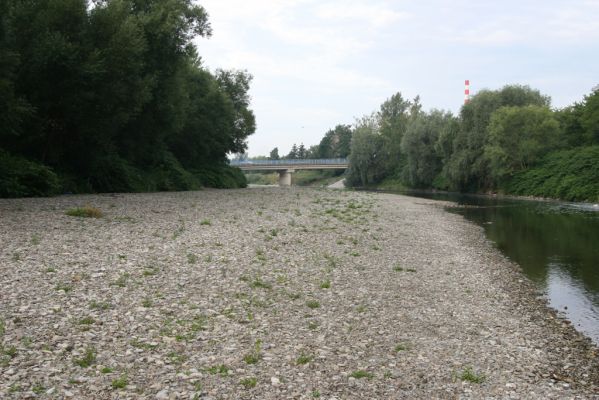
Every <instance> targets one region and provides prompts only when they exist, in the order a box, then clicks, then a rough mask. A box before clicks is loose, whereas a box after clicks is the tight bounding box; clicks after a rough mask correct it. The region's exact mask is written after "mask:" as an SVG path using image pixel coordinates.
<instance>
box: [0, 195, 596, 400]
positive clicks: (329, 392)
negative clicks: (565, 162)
mask: <svg viewBox="0 0 599 400" xmlns="http://www.w3.org/2000/svg"><path fill="white" fill-rule="evenodd" d="M86 204H89V205H91V206H94V207H96V208H98V209H99V210H100V211H102V212H103V214H104V216H103V217H102V218H98V219H95V218H76V217H70V216H67V215H65V211H66V210H68V209H71V208H73V207H80V206H83V205H86ZM440 204H442V203H439V202H434V201H430V200H423V199H417V198H409V197H404V196H397V195H387V194H375V193H365V192H351V191H328V190H315V189H302V188H296V187H292V188H276V187H273V188H252V189H245V190H229V191H216V190H206V191H201V192H185V193H155V194H127V195H100V196H69V197H57V198H50V199H20V200H0V243H2V253H1V254H0V268H1V269H2V271H1V272H2V273H1V274H0V285H1V286H2V288H9V290H6V289H5V290H3V291H2V293H1V294H0V321H1V322H0V323H1V325H0V326H2V329H0V340H1V343H2V355H1V356H0V357H2V358H1V359H0V397H3V398H4V397H6V398H23V397H27V396H30V395H32V394H33V393H40V394H44V393H45V396H46V397H48V398H63V397H70V398H114V399H116V398H148V399H154V398H158V399H171V398H172V399H175V398H185V399H188V398H193V396H194V395H196V394H197V395H198V398H212V399H215V398H227V399H236V398H248V399H249V398H255V399H283V398H306V399H308V398H316V397H319V396H320V397H321V398H326V399H332V398H337V399H347V398H355V399H364V398H380V399H388V398H406V399H407V398H409V399H413V398H422V399H429V398H455V397H463V398H482V397H485V398H509V397H514V398H518V397H520V398H543V399H547V398H555V399H562V398H593V397H594V396H595V397H597V396H599V391H598V390H599V389H598V388H599V362H598V357H599V354H598V351H597V348H596V347H593V346H592V345H591V344H590V343H589V341H588V340H585V339H584V338H583V337H582V336H581V335H580V334H578V333H577V332H576V331H575V330H574V329H573V328H572V327H571V326H569V324H567V323H566V322H565V321H563V320H561V319H559V318H557V316H556V315H555V313H554V312H553V311H551V310H550V309H548V308H547V307H546V306H545V303H544V302H543V300H541V299H539V298H537V292H536V289H535V287H534V286H533V285H532V284H531V283H530V282H529V281H528V280H527V279H526V278H524V277H523V276H522V275H521V273H520V272H519V270H518V267H517V266H515V265H514V264H512V263H511V262H510V261H508V260H507V259H506V258H505V257H503V256H502V255H501V254H500V253H499V252H498V251H497V250H496V249H494V248H493V246H492V245H491V244H490V243H489V242H488V241H486V240H485V238H484V234H483V231H482V229H481V228H479V227H477V226H475V225H473V224H471V223H469V222H467V221H466V220H464V219H463V218H462V217H461V216H458V215H454V214H450V213H447V212H445V211H444V210H443V208H442V207H440V206H439V205H440Z"/></svg>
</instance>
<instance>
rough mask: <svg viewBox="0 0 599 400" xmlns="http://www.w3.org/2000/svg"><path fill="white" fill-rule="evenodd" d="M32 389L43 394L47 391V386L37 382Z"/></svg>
mask: <svg viewBox="0 0 599 400" xmlns="http://www.w3.org/2000/svg"><path fill="white" fill-rule="evenodd" d="M31 391H32V392H33V393H35V394H42V393H44V392H45V391H46V388H45V387H44V385H42V384H41V383H36V384H35V385H33V387H32V388H31Z"/></svg>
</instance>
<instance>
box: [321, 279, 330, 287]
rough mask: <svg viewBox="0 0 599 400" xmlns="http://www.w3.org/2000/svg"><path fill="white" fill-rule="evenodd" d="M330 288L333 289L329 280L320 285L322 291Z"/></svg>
mask: <svg viewBox="0 0 599 400" xmlns="http://www.w3.org/2000/svg"><path fill="white" fill-rule="evenodd" d="M330 287H331V281H330V280H328V279H327V280H326V281H324V282H321V283H320V288H321V289H329V288H330Z"/></svg>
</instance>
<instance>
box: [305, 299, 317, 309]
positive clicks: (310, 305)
mask: <svg viewBox="0 0 599 400" xmlns="http://www.w3.org/2000/svg"><path fill="white" fill-rule="evenodd" d="M306 306H307V307H308V308H311V309H315V308H319V307H320V303H319V302H318V300H308V301H307V302H306Z"/></svg>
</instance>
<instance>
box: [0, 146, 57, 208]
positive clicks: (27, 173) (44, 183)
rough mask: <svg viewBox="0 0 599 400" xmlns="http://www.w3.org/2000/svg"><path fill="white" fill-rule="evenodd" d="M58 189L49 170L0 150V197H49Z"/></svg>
mask: <svg viewBox="0 0 599 400" xmlns="http://www.w3.org/2000/svg"><path fill="white" fill-rule="evenodd" d="M59 187H60V184H59V180H58V177H57V175H56V174H55V173H54V172H53V171H52V170H51V169H50V168H48V167H46V166H44V165H42V164H39V163H36V162H32V161H28V160H26V159H25V158H23V157H20V156H14V155H10V154H9V153H7V152H6V151H4V150H2V149H0V197H28V196H50V195H53V194H56V193H58V192H59Z"/></svg>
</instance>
